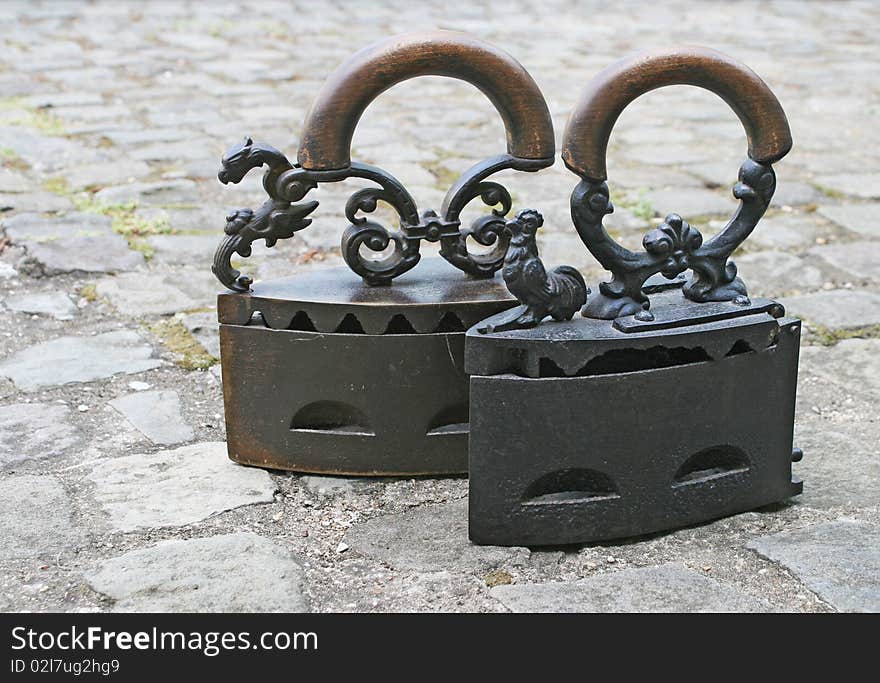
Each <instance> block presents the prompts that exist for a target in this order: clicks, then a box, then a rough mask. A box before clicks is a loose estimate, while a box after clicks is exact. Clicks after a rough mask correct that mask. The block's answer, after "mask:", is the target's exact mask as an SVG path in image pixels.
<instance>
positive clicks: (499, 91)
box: [297, 31, 555, 171]
mask: <svg viewBox="0 0 880 683" xmlns="http://www.w3.org/2000/svg"><path fill="white" fill-rule="evenodd" d="M426 75H433V76H451V77H452V78H458V79H461V80H464V81H467V82H469V83H472V84H473V85H475V86H476V87H477V88H479V89H480V90H481V91H483V93H485V94H486V96H487V97H488V98H489V99H490V100H491V101H492V103H493V104H494V105H495V108H496V109H498V112H499V113H500V114H501V118H502V119H503V120H504V126H505V128H506V130H507V150H508V153H509V154H510V155H511V156H513V157H516V158H520V159H548V158H549V159H552V157H553V156H554V155H555V143H554V139H553V124H552V122H551V119H550V111H549V110H548V109H547V103H546V102H545V101H544V96H543V95H542V94H541V91H540V90H539V89H538V86H537V84H536V83H535V81H534V80H533V79H532V77H531V76H530V75H529V73H528V72H527V71H526V70H525V69H524V68H523V67H522V65H521V64H520V63H519V62H517V61H516V60H515V59H514V58H513V57H511V56H510V55H509V54H507V53H506V52H503V51H502V50H499V49H498V48H496V47H493V46H491V45H489V44H487V43H484V42H482V41H479V40H477V39H475V38H472V37H471V36H468V35H465V34H462V33H454V32H451V31H430V32H424V33H408V34H404V35H399V36H394V37H392V38H389V39H387V40H383V41H380V42H378V43H375V44H373V45H370V46H368V47H366V48H364V49H363V50H360V51H359V52H357V53H355V54H354V55H352V56H351V57H350V58H349V59H348V60H346V61H345V62H344V63H343V64H342V65H341V66H340V67H339V68H338V69H336V71H334V72H333V74H331V75H330V77H329V78H328V79H327V81H326V82H325V83H324V85H323V87H322V88H321V90H320V91H319V93H318V97H317V99H316V100H315V102H314V104H313V105H312V108H311V110H310V111H309V113H308V114H307V115H306V120H305V123H304V124H303V131H302V139H301V142H300V147H299V153H298V155H297V158H298V161H299V163H300V165H301V166H302V167H303V168H304V169H307V170H310V171H330V170H337V169H344V168H348V167H349V166H350V165H351V156H350V149H351V138H352V135H353V134H354V130H355V127H356V126H357V124H358V121H359V120H360V117H361V114H363V112H364V110H365V109H366V108H367V105H369V104H370V102H372V101H373V100H374V99H375V98H376V97H377V96H378V95H380V94H381V93H382V92H384V91H385V90H387V89H388V88H390V87H391V86H393V85H395V84H396V83H399V82H401V81H404V80H407V79H409V78H414V77H416V76H426ZM433 104H434V103H431V102H426V103H425V106H433Z"/></svg>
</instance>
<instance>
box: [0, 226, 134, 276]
mask: <svg viewBox="0 0 880 683" xmlns="http://www.w3.org/2000/svg"><path fill="white" fill-rule="evenodd" d="M3 227H4V229H5V231H6V235H7V237H9V239H10V240H11V241H12V243H13V244H19V245H21V246H23V247H24V249H25V251H26V252H27V256H26V259H25V265H24V266H23V268H24V269H25V270H33V269H36V270H37V271H38V272H40V273H42V274H45V275H54V274H57V273H73V272H86V273H108V272H117V271H125V270H134V269H135V268H138V267H139V266H142V265H143V263H144V257H143V255H142V254H140V253H139V252H136V251H132V250H131V249H129V248H128V243H127V242H126V241H125V239H124V238H123V237H122V236H121V235H117V234H116V233H115V232H113V229H112V228H111V221H110V219H109V218H108V217H107V216H102V215H99V214H91V213H69V214H66V215H64V216H60V217H57V218H56V217H53V218H47V217H45V216H41V215H39V214H37V213H22V214H18V215H16V216H13V217H11V218H7V219H4V221H3Z"/></svg>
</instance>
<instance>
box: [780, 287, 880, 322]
mask: <svg viewBox="0 0 880 683" xmlns="http://www.w3.org/2000/svg"><path fill="white" fill-rule="evenodd" d="M781 302H782V305H783V306H785V308H786V311H788V312H789V313H790V314H792V315H796V316H801V317H804V318H806V319H807V320H809V321H812V322H814V323H818V324H820V325H823V326H824V327H827V328H829V329H832V330H846V329H854V328H859V327H866V326H868V325H878V324H880V295H878V294H874V293H873V292H866V291H863V290H858V289H832V290H828V291H824V292H815V293H813V294H804V295H802V296H792V297H785V298H783V299H781Z"/></svg>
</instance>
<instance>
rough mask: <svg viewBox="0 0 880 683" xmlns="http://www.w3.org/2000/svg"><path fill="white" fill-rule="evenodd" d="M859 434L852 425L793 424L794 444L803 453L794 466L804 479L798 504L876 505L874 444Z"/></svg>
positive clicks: (879, 499)
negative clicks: (802, 490)
mask: <svg viewBox="0 0 880 683" xmlns="http://www.w3.org/2000/svg"><path fill="white" fill-rule="evenodd" d="M860 431H861V430H860V429H859V428H858V427H856V426H855V425H850V424H834V423H830V424H829V423H828V422H824V421H823V422H819V423H815V424H814V423H804V422H803V421H801V422H799V423H798V424H796V425H795V440H794V443H795V445H796V446H797V447H798V448H800V449H801V450H803V451H804V459H803V460H802V461H801V462H799V463H796V464H795V465H794V472H795V474H796V475H797V476H798V477H800V478H801V479H803V480H804V492H803V494H802V495H801V496H799V497H798V499H797V502H798V503H803V504H804V505H809V506H810V507H814V508H819V509H830V508H837V507H844V508H868V507H876V506H878V505H880V496H878V495H877V482H878V481H880V458H878V457H877V449H876V446H875V443H876V441H874V440H871V441H866V439H865V438H864V436H863V435H862V434H860V433H859V432H860ZM878 431H880V430H878Z"/></svg>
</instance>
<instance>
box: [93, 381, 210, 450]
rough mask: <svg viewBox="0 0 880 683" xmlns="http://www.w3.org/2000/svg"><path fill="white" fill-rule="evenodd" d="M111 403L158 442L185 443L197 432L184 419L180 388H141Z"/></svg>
mask: <svg viewBox="0 0 880 683" xmlns="http://www.w3.org/2000/svg"><path fill="white" fill-rule="evenodd" d="M110 405H111V406H113V407H114V408H116V410H118V411H119V412H120V413H122V415H124V416H125V419H126V420H128V421H129V422H130V423H131V424H132V425H133V426H134V427H135V428H136V429H137V430H138V431H139V432H141V433H142V434H143V435H144V436H146V437H147V438H148V439H149V440H150V441H152V442H153V443H155V444H160V445H163V446H168V445H171V444H176V443H183V442H185V441H191V440H192V438H193V436H194V434H193V430H192V427H190V426H189V425H188V424H187V423H186V421H185V420H184V419H183V415H182V414H181V406H180V396H178V394H177V392H176V391H170V390H166V391H137V392H135V393H133V394H127V395H125V396H120V397H119V398H115V399H113V400H112V401H110Z"/></svg>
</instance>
